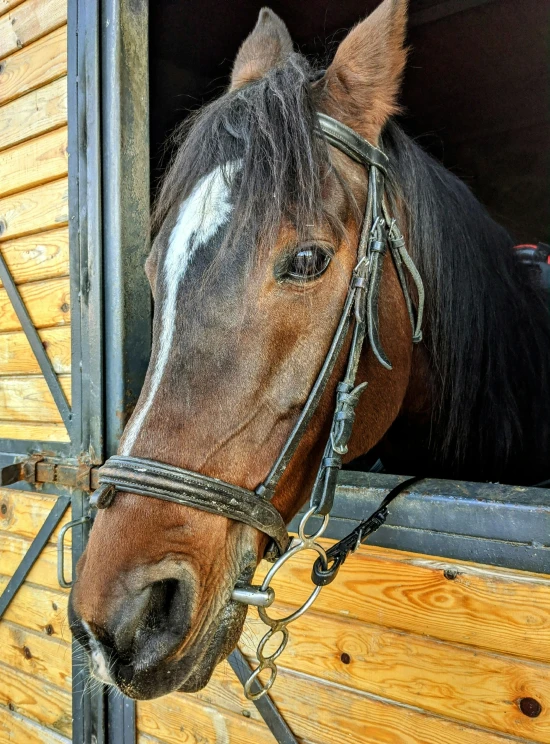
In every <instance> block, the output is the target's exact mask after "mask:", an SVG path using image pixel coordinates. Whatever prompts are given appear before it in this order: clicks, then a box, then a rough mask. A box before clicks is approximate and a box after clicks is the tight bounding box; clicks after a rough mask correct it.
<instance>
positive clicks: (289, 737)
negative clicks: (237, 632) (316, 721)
mask: <svg viewBox="0 0 550 744" xmlns="http://www.w3.org/2000/svg"><path fill="white" fill-rule="evenodd" d="M227 660H228V661H229V663H230V664H231V669H233V671H234V672H235V674H236V675H237V677H238V679H239V682H240V683H241V684H242V685H243V686H244V684H245V682H246V681H247V680H248V678H249V677H251V676H252V670H251V669H250V665H249V663H248V661H247V659H246V657H245V655H244V654H243V652H242V651H241V650H240V649H239V648H236V649H235V650H234V651H233V652H232V653H231V654H230V655H229V657H228V659H227ZM254 686H256V687H257V689H258V690H260V689H261V687H260V685H258V683H257V682H254V683H253V685H252V692H255V691H256V690H255V689H254ZM253 702H254V705H255V706H256V708H257V709H258V712H259V714H260V715H261V717H262V718H263V719H264V721H265V722H266V725H267V727H268V728H269V730H270V731H271V733H272V734H273V736H274V737H275V739H276V741H277V742H278V744H298V740H297V739H296V737H295V736H294V734H293V733H292V731H291V730H290V728H289V726H288V724H287V722H286V721H285V719H284V718H283V717H282V715H281V714H280V713H279V711H278V710H277V706H276V705H275V703H274V702H273V700H272V699H271V698H270V697H269V694H267V695H264V696H263V697H261V698H259V699H258V700H254V701H253Z"/></svg>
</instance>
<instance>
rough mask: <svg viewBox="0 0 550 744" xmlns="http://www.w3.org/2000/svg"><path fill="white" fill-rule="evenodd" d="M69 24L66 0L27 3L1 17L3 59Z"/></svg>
mask: <svg viewBox="0 0 550 744" xmlns="http://www.w3.org/2000/svg"><path fill="white" fill-rule="evenodd" d="M66 22H67V0H26V2H24V3H21V5H18V6H17V7H16V8H13V10H10V11H9V12H8V13H5V14H4V15H3V16H2V17H0V59H1V58H2V57H6V56H7V55H8V54H11V53H12V52H15V51H16V50H17V49H21V48H22V47H24V46H26V45H27V44H30V43H31V42H32V41H35V40H36V39H39V38H40V37H41V36H44V35H45V34H47V33H48V32H49V31H53V30H54V29H56V28H59V26H62V25H63V24H65V23H66Z"/></svg>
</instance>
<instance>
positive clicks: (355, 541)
mask: <svg viewBox="0 0 550 744" xmlns="http://www.w3.org/2000/svg"><path fill="white" fill-rule="evenodd" d="M317 125H318V128H317V129H316V134H317V135H318V136H320V137H324V139H325V140H326V142H327V143H329V144H331V145H333V146H334V147H336V148H338V149H339V150H340V151H341V152H343V153H345V154H346V155H347V156H349V157H350V158H352V160H355V161H356V162H357V163H360V164H361V165H363V166H365V167H366V168H368V169H369V188H368V195H367V203H366V208H365V214H364V217H363V222H362V225H361V233H360V239H359V246H358V250H357V264H356V266H355V269H354V270H353V273H352V277H351V281H350V284H349V288H348V292H347V295H346V299H345V301H344V306H343V309H342V314H341V316H340V320H339V322H338V326H337V328H336V331H335V333H334V336H333V339H332V343H331V345H330V348H329V350H328V353H327V355H326V357H325V360H324V362H323V365H322V367H321V370H320V372H319V374H318V376H317V379H316V380H315V382H314V384H313V387H312V389H311V391H310V393H309V396H308V398H307V401H306V403H305V405H304V407H303V409H302V411H301V413H300V415H299V417H298V420H297V421H296V423H295V425H294V427H293V429H292V431H291V433H290V435H289V437H288V439H287V440H286V442H285V444H284V446H283V448H282V450H281V452H280V454H279V456H278V458H277V460H276V461H275V463H274V464H273V466H272V468H271V470H270V471H269V474H268V475H267V477H266V479H265V480H264V481H263V483H261V484H260V485H259V486H258V487H257V488H256V490H255V491H251V490H248V489H246V488H241V487H239V486H234V485H232V484H230V483H226V482H225V481H221V480H218V479H217V478H211V477H209V476H206V475H202V474H200V473H195V472H192V471H189V470H185V469H183V468H178V467H174V466H172V465H166V464H164V463H161V462H157V461H156V460H148V459H143V458H138V457H129V456H121V455H116V456H114V457H111V458H109V459H108V460H107V462H106V463H105V464H104V465H103V467H102V468H101V469H100V471H99V488H98V489H97V490H96V491H95V492H94V494H93V495H92V497H91V499H90V504H91V505H92V506H94V507H97V508H98V509H106V508H107V507H109V506H110V505H111V504H112V503H113V500H114V498H115V496H116V492H117V491H125V492H130V493H135V494H141V495H143V496H152V497H154V498H157V499H161V500H164V501H173V502H175V503H177V504H183V505H185V506H190V507H192V508H194V509H199V510H202V511H206V512H211V513H212V514H218V515H221V516H224V517H228V518H229V519H234V520H236V521H238V522H243V523H244V524H247V525H249V526H251V527H254V528H255V529H258V530H260V531H262V532H264V533H265V534H266V535H268V536H269V537H270V538H271V541H270V543H269V545H268V547H267V550H266V553H265V556H264V557H265V558H266V559H267V560H269V561H271V562H273V566H272V567H271V569H270V570H269V572H268V573H267V575H266V577H265V579H264V580H263V582H262V584H261V586H260V587H256V586H252V585H249V584H244V583H243V584H241V583H238V584H237V586H236V587H235V589H234V590H233V593H232V595H231V598H232V600H233V601H236V602H241V603H244V604H252V605H256V606H257V607H258V611H259V614H260V617H261V619H262V620H263V621H264V622H265V623H266V624H267V625H268V626H269V630H268V632H267V633H266V634H265V636H264V637H263V638H262V640H261V641H260V643H259V645H258V660H259V662H260V665H259V666H258V668H257V669H256V670H255V671H254V673H253V674H252V676H251V677H250V678H249V680H248V682H247V684H246V685H245V693H246V695H247V697H248V698H249V699H251V700H256V699H258V698H259V697H261V696H262V695H265V693H266V692H267V691H268V690H269V689H270V688H271V686H272V685H273V683H274V681H275V677H276V674H277V668H276V665H275V660H276V659H277V658H278V656H279V655H280V654H281V653H282V652H283V650H284V648H285V646H286V643H287V641H288V630H287V627H286V626H287V625H288V624H289V623H290V622H292V621H293V620H295V619H296V618H298V617H300V615H302V614H303V613H304V612H305V611H306V610H307V609H308V608H309V607H310V606H311V605H312V603H313V602H314V600H315V598H316V597H317V595H318V594H319V592H320V590H321V588H322V587H323V586H325V585H326V584H329V583H330V582H331V581H333V580H334V578H335V576H336V573H337V572H338V570H339V568H340V566H341V565H342V563H343V562H344V560H345V559H346V557H347V555H348V554H349V553H350V552H352V551H354V550H355V549H357V547H358V546H359V545H360V544H361V543H362V542H363V541H364V540H365V538H366V537H367V536H368V535H369V534H371V533H372V532H374V530H375V529H378V527H380V526H381V525H382V524H383V522H384V520H385V518H386V516H387V507H388V505H389V503H390V502H391V501H392V500H393V499H394V498H395V497H396V496H397V495H398V494H399V493H402V492H403V490H405V488H407V487H408V486H410V485H411V484H412V482H413V481H415V480H417V478H414V479H408V480H406V481H405V482H404V483H402V484H400V485H399V486H398V487H397V488H395V489H393V491H391V492H390V493H389V494H388V495H387V496H386V498H385V499H384V501H383V502H382V504H381V505H380V507H379V508H378V509H377V510H376V511H375V512H374V514H372V515H371V516H370V517H369V518H368V519H366V520H364V521H363V522H361V524H359V525H358V527H356V528H355V530H353V532H352V533H350V535H348V536H347V537H345V538H343V540H340V542H338V543H336V544H335V545H333V546H332V547H331V548H330V549H329V550H328V551H325V550H324V548H323V547H322V545H321V544H320V543H319V538H320V537H321V536H322V535H323V533H324V531H325V530H326V527H327V524H328V520H329V517H330V512H331V509H332V505H333V501H334V495H335V491H336V482H337V476H338V471H339V470H340V469H341V467H342V456H343V455H345V454H346V452H347V451H348V443H349V440H350V437H351V433H352V428H353V422H354V419H355V409H356V407H357V404H358V402H359V398H360V395H361V393H362V392H363V391H364V389H365V388H366V387H367V383H366V382H363V383H360V384H358V385H357V384H356V378H357V370H358V367H359V361H360V357H361V352H362V349H363V345H364V342H365V339H366V338H367V337H368V340H369V343H370V346H371V349H372V351H373V352H374V355H375V357H376V358H377V359H378V361H379V362H380V364H381V365H382V366H383V367H385V368H386V369H391V368H392V367H391V363H390V361H389V360H388V358H387V356H386V354H385V353H384V349H383V348H382V345H381V342H380V337H379V323H378V300H379V294H380V281H381V278H382V268H383V262H384V257H385V254H386V253H387V251H388V249H389V252H390V254H391V256H392V259H393V261H394V264H395V268H396V271H397V275H398V277H399V281H400V284H401V288H402V291H403V295H404V299H405V304H406V306H407V311H408V314H409V318H410V322H411V328H412V341H413V343H418V342H419V341H421V339H422V332H421V326H422V314H423V307H424V288H423V284H422V279H421V277H420V275H419V273H418V271H417V269H416V266H415V265H414V263H413V261H412V259H411V258H410V256H409V254H408V252H407V250H406V247H405V241H404V239H403V236H402V234H401V232H400V231H399V229H398V227H397V224H396V221H395V219H393V218H391V217H390V214H389V210H388V205H387V202H386V200H385V197H384V179H386V178H387V175H388V172H387V167H388V157H387V155H385V153H384V152H382V150H380V149H379V148H377V147H375V146H374V145H371V144H370V142H368V141H367V140H365V139H363V138H362V137H361V136H360V135H358V134H357V133H356V132H354V131H353V130H352V129H350V128H349V127H347V126H345V125H344V124H342V123H340V122H339V121H336V120H335V119H332V118H331V117H330V116H326V115H325V114H321V113H319V114H317ZM405 269H407V271H408V272H409V274H410V276H411V278H412V280H413V282H414V284H415V286H416V292H417V310H416V313H415V311H414V309H413V303H412V300H411V296H410V293H409V289H408V285H407V280H406V274H405ZM350 326H353V331H352V339H351V345H350V349H349V353H348V358H347V365H346V370H345V374H344V377H343V379H342V380H341V381H340V382H339V383H338V385H337V388H336V404H335V410H334V414H333V419H332V426H331V431H330V435H329V437H328V440H327V443H326V446H325V450H324V453H323V459H322V461H321V464H320V466H319V469H318V472H317V476H316V479H315V483H314V485H313V489H312V492H311V496H310V503H309V509H308V510H307V512H306V513H305V515H304V516H303V518H302V521H301V523H300V527H299V529H298V540H297V541H295V542H291V538H290V536H289V534H288V532H287V529H286V525H285V523H284V521H283V518H282V517H281V515H280V513H279V512H278V511H277V509H276V508H275V507H274V505H273V503H272V499H273V496H274V494H275V491H276V488H277V485H278V483H279V482H280V479H281V477H282V475H283V473H284V472H285V469H286V468H287V466H288V464H289V462H290V461H291V459H292V457H293V455H294V454H295V452H296V449H297V447H298V445H299V443H300V441H301V439H302V437H303V436H304V433H305V431H306V429H307V427H308V425H309V423H310V421H311V418H312V416H313V414H314V413H315V411H316V410H317V407H318V405H319V401H320V399H321V396H322V395H323V392H324V390H325V388H326V386H327V383H328V381H329V379H330V378H331V375H332V373H333V371H334V368H335V365H336V362H337V360H338V358H339V355H340V352H341V350H342V347H343V345H344V342H345V340H346V338H347V336H348V332H349V330H350ZM314 515H316V516H320V517H322V519H323V521H322V525H321V527H320V528H319V529H318V530H317V531H316V532H315V533H314V534H312V535H308V534H307V532H306V528H307V524H308V521H309V519H310V518H311V517H312V516H314ZM303 550H314V551H315V552H316V553H317V554H318V556H317V560H316V562H315V564H314V567H313V571H312V581H313V583H314V584H315V588H314V590H313V592H312V594H311V595H310V597H309V599H308V600H307V601H306V602H305V603H304V604H303V605H302V607H300V608H299V609H298V610H296V611H295V612H293V613H292V614H291V615H288V616H287V617H286V618H272V617H270V616H269V615H268V614H267V608H268V607H269V606H270V605H271V604H272V602H273V600H274V596H275V595H274V591H273V589H272V588H271V586H270V584H271V581H272V579H273V577H274V575H275V574H276V573H277V571H278V570H279V569H280V568H281V566H282V565H283V564H284V563H286V562H287V561H288V560H290V559H291V558H292V557H293V556H294V555H296V554H297V553H299V552H301V551H303ZM278 632H280V633H281V634H282V640H281V642H280V644H279V647H278V648H277V650H276V651H275V652H273V653H271V654H270V655H268V656H266V655H264V653H263V652H264V648H265V646H266V643H267V642H268V641H269V639H270V638H272V637H273V636H274V635H275V634H276V633H278ZM264 669H269V670H270V677H269V679H268V680H267V682H266V683H265V684H263V685H260V689H259V691H257V692H252V690H253V689H257V688H253V687H252V685H253V683H254V682H255V680H256V683H259V679H258V677H259V674H260V673H261V672H262V671H263V670H264Z"/></svg>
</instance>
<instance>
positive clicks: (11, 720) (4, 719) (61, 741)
mask: <svg viewBox="0 0 550 744" xmlns="http://www.w3.org/2000/svg"><path fill="white" fill-rule="evenodd" d="M0 744H70V739H68V738H67V737H65V736H61V734H57V733H56V732H55V731H52V730H51V729H47V728H45V727H44V726H40V725H39V724H37V723H34V722H33V721H30V720H29V719H28V718H24V717H23V716H20V715H19V714H17V713H11V711H9V710H6V709H5V708H1V707H0Z"/></svg>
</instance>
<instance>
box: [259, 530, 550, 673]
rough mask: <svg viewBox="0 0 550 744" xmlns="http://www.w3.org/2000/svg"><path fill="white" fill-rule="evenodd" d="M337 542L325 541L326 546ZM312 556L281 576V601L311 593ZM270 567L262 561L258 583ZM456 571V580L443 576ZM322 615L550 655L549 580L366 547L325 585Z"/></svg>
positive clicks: (296, 600)
mask: <svg viewBox="0 0 550 744" xmlns="http://www.w3.org/2000/svg"><path fill="white" fill-rule="evenodd" d="M331 542H332V541H330V542H329V541H328V540H327V541H325V547H328V545H329V544H331ZM311 560H312V556H311V555H308V554H307V553H301V554H299V555H298V556H296V558H295V559H294V560H293V561H288V562H287V564H286V565H285V566H284V567H283V568H282V569H281V571H280V572H279V573H278V574H277V580H276V584H275V588H276V593H277V597H278V599H279V600H280V601H281V602H283V603H284V604H288V605H291V606H298V605H299V604H302V602H303V601H304V600H305V598H306V596H307V593H309V591H310V574H311ZM267 569H268V565H267V564H264V565H263V566H261V568H260V571H259V572H258V576H257V579H256V580H257V581H261V577H262V576H263V575H264V573H265V572H266V570H267ZM446 571H451V574H448V575H452V576H456V578H455V579H454V580H449V579H447V578H445V575H446ZM315 609H316V611H317V612H323V613H328V614H331V615H339V616H341V617H349V618H353V619H356V620H360V621H361V622H367V623H375V624H378V625H383V626H386V627H390V628H396V629H400V630H404V631H410V632H413V633H422V634H423V635H427V636H432V637H434V638H439V639H441V640H445V641H450V642H453V643H463V644H468V645H471V646H476V647H479V648H485V649H490V650H493V651H498V652H500V653H504V654H512V655H517V656H520V657H521V658H530V659H536V660H540V661H543V662H548V661H549V660H550V577H548V578H547V579H545V578H544V577H542V576H537V575H533V574H528V573H526V572H522V571H511V570H503V569H493V568H492V567H490V566H481V565H475V564H464V563H460V562H458V561H454V562H453V561H449V562H447V561H440V560H437V559H433V558H430V557H429V556H421V555H416V554H413V553H402V552H401V551H398V550H384V549H382V548H371V547H370V546H362V547H361V549H360V550H359V551H358V552H357V553H356V554H355V555H354V556H353V557H350V558H349V560H348V561H346V563H345V564H344V566H343V567H342V569H341V570H340V572H339V574H338V578H337V580H336V581H335V582H334V583H333V584H331V585H330V586H329V587H326V588H325V589H323V591H322V592H321V594H320V595H319V598H318V599H317V601H316V603H315Z"/></svg>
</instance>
